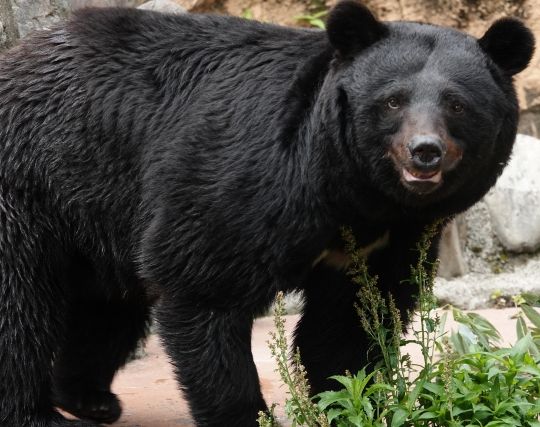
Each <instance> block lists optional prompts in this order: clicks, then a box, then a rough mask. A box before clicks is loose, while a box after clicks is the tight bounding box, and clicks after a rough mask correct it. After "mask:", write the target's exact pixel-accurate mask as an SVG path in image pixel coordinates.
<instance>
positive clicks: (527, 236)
mask: <svg viewBox="0 0 540 427" xmlns="http://www.w3.org/2000/svg"><path fill="white" fill-rule="evenodd" d="M485 201H486V204H487V207H488V210H489V214H490V218H491V223H492V225H493V229H494V231H495V233H496V235H497V237H498V239H499V240H500V242H501V243H502V245H503V246H504V248H505V249H507V250H509V251H512V252H533V251H536V250H537V249H539V248H540V140H538V139H536V138H532V137H529V136H525V135H518V138H517V140H516V144H515V146H514V151H513V154H512V159H511V161H510V163H509V164H508V166H507V167H506V169H505V170H504V172H503V174H502V175H501V177H500V178H499V180H498V181H497V184H496V185H495V187H494V188H493V189H492V190H491V191H490V192H489V194H488V195H487V196H486V197H485Z"/></svg>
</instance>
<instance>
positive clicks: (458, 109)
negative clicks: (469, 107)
mask: <svg viewBox="0 0 540 427" xmlns="http://www.w3.org/2000/svg"><path fill="white" fill-rule="evenodd" d="M451 107H452V111H453V112H454V113H456V114H459V113H462V112H463V110H464V108H465V107H464V106H463V104H462V103H461V102H459V101H452V104H451Z"/></svg>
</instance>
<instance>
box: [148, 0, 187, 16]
mask: <svg viewBox="0 0 540 427" xmlns="http://www.w3.org/2000/svg"><path fill="white" fill-rule="evenodd" d="M139 9H146V10H155V11H157V12H165V13H185V12H186V9H184V8H183V7H182V6H180V5H179V4H178V3H176V2H175V1H172V0H151V1H147V2H146V3H143V4H141V5H140V6H139Z"/></svg>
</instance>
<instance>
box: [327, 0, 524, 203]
mask: <svg viewBox="0 0 540 427" xmlns="http://www.w3.org/2000/svg"><path fill="white" fill-rule="evenodd" d="M327 35H328V39H329V42H330V45H331V46H332V48H333V51H334V60H333V63H332V67H331V74H332V79H333V82H334V84H333V87H334V88H336V89H337V91H338V92H339V93H338V94H337V99H338V100H339V101H338V103H339V108H340V110H342V112H343V114H344V115H345V117H346V120H344V121H343V122H344V123H346V126H347V127H348V129H347V133H346V134H347V135H349V137H348V138H347V140H346V143H347V144H348V146H349V147H348V151H349V152H351V153H352V157H353V159H354V161H355V162H357V163H358V164H359V166H360V170H362V171H367V173H366V174H365V176H366V177H369V180H370V181H371V182H370V185H373V186H375V187H376V188H377V190H378V191H380V192H382V193H384V194H385V195H386V196H387V197H390V198H391V199H393V200H394V201H396V200H397V201H398V202H399V203H400V204H404V205H406V206H410V207H421V206H424V207H425V206H426V205H437V204H438V205H441V204H444V205H448V203H453V204H454V205H455V210H456V211H458V210H461V209H463V208H465V207H467V206H469V205H470V204H472V203H474V202H475V201H476V200H478V199H479V198H480V197H481V196H482V195H483V194H485V192H486V191H487V190H488V189H489V188H490V187H491V186H492V185H493V184H494V183H495V180H496V179H497V177H498V176H499V175H500V173H501V172H502V169H503V167H504V165H505V164H506V163H507V161H508V158H509V156H510V153H511V149H512V145H513V141H514V139H515V135H516V128H517V120H518V103H517V99H516V95H515V91H514V88H513V84H512V76H513V75H515V74H516V73H519V72H520V71H522V70H523V69H524V68H525V67H526V66H527V64H528V63H529V61H530V59H531V56H532V54H533V51H534V38H533V36H532V34H531V32H530V31H529V30H528V29H527V28H526V27H525V26H524V25H523V24H522V23H521V22H520V21H518V20H515V19H501V20H499V21H496V22H495V23H494V24H493V25H492V26H491V27H490V28H489V29H488V30H487V32H486V33H485V34H484V35H483V37H481V38H480V39H476V38H474V37H472V36H469V35H466V34H464V33H461V32H459V31H456V30H453V29H450V28H443V27H439V26H434V25H428V24H420V23H413V22H391V23H384V22H380V21H378V20H377V19H376V18H375V17H374V16H373V15H372V14H371V12H370V11H369V10H368V9H366V8H365V7H364V6H362V5H360V4H358V3H356V2H353V1H344V2H341V3H339V4H338V5H337V6H336V7H335V8H334V9H333V11H332V12H331V13H330V15H329V18H328V21H327Z"/></svg>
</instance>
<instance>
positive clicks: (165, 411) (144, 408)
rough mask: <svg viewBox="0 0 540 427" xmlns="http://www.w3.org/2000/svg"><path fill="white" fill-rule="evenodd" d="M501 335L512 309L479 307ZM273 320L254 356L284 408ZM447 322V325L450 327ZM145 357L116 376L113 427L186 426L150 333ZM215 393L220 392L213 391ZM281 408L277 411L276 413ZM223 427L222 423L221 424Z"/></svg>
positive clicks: (265, 323)
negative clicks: (270, 343) (117, 406)
mask: <svg viewBox="0 0 540 427" xmlns="http://www.w3.org/2000/svg"><path fill="white" fill-rule="evenodd" d="M477 312H478V313H480V314H481V315H483V316H485V317H487V318H488V319H489V320H490V321H491V322H492V323H493V324H494V325H495V326H496V327H497V328H498V329H499V331H500V332H501V333H502V334H503V337H504V339H505V340H506V341H507V342H513V341H514V340H515V336H516V335H515V320H512V319H511V316H512V315H514V314H515V312H516V310H515V309H505V310H479V311H477ZM296 319H297V317H296V316H288V317H287V328H288V330H292V328H293V327H294V323H295V322H296ZM272 326H273V325H272V319H271V318H263V319H259V320H257V322H256V325H255V329H254V333H253V356H254V358H255V362H256V364H257V368H258V370H259V377H260V379H261V384H262V388H263V393H264V396H265V398H266V401H267V402H268V403H270V402H277V403H279V404H281V408H282V407H283V403H284V401H285V390H284V388H283V387H281V386H280V381H279V380H278V378H277V375H276V373H275V372H274V363H273V360H272V359H271V357H270V351H269V350H268V347H267V345H266V341H267V340H268V332H269V331H270V330H271V329H272ZM452 326H453V325H452V322H449V324H448V327H452ZM409 350H410V353H411V355H412V357H413V358H414V359H416V360H418V356H419V352H418V350H417V349H415V348H409ZM147 353H148V356H147V357H145V358H143V359H140V360H137V361H134V362H132V363H130V364H129V365H128V366H127V367H126V368H125V369H124V370H123V371H122V372H121V373H120V374H119V375H118V376H117V378H116V380H115V382H114V387H113V389H114V391H115V392H116V393H118V395H119V396H120V399H121V400H122V402H123V405H124V414H123V416H122V418H121V419H120V421H118V422H117V423H116V424H114V426H124V427H187V426H192V425H193V423H192V421H191V419H190V417H189V412H188V409H187V406H186V403H185V401H184V400H182V398H181V396H180V393H179V392H178V390H177V387H176V383H175V381H174V378H173V374H172V370H171V368H170V365H169V364H168V362H167V358H166V356H165V355H164V353H163V350H162V349H161V346H160V344H159V341H158V339H157V338H156V337H155V336H153V337H151V338H150V340H149V342H148V345H147ZM216 392H219V391H217V390H216ZM279 413H280V411H279V410H278V414H279ZM224 427H225V426H224Z"/></svg>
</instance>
